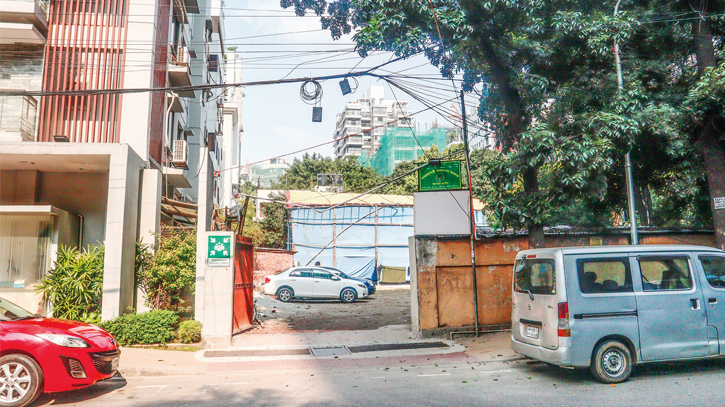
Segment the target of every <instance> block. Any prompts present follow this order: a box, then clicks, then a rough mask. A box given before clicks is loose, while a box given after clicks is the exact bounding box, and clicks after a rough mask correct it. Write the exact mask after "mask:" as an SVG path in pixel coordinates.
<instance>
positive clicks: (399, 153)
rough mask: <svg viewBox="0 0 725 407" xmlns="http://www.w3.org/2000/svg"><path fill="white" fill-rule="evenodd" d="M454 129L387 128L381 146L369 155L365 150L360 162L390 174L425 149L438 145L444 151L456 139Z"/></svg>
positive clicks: (418, 155)
mask: <svg viewBox="0 0 725 407" xmlns="http://www.w3.org/2000/svg"><path fill="white" fill-rule="evenodd" d="M456 134H457V133H456V132H455V130H454V129H447V128H443V127H438V128H434V129H429V130H426V131H423V132H418V131H415V130H412V129H404V128H392V129H385V133H383V135H382V137H381V139H380V147H379V149H378V150H377V152H376V153H375V154H373V155H372V156H368V155H367V152H366V151H365V152H363V154H362V155H360V157H359V158H358V162H359V163H360V164H361V165H363V166H366V167H372V168H373V169H375V170H376V171H377V172H378V173H379V174H381V175H390V174H392V173H393V170H394V169H395V166H396V165H397V164H398V163H401V162H403V161H413V160H415V159H417V158H418V157H420V156H421V155H423V153H424V152H425V150H427V149H429V148H431V147H433V146H437V147H438V149H439V150H441V151H443V149H445V148H446V146H447V145H448V144H449V143H448V140H449V139H455V137H457V136H456Z"/></svg>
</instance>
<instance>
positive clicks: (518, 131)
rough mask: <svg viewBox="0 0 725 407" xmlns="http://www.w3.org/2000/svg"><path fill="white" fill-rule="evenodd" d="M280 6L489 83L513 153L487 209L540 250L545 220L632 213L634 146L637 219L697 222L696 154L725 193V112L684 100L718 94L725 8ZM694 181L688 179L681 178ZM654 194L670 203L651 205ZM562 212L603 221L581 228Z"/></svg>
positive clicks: (355, 1) (293, 0) (700, 4)
mask: <svg viewBox="0 0 725 407" xmlns="http://www.w3.org/2000/svg"><path fill="white" fill-rule="evenodd" d="M281 5H282V6H283V7H286V8H287V7H294V8H295V11H296V13H297V14H298V15H304V14H305V13H307V12H308V11H312V12H314V13H315V14H317V15H318V16H320V17H321V21H322V27H323V28H325V29H329V30H330V32H331V33H332V36H333V38H340V36H341V35H342V34H348V33H351V32H353V31H354V32H355V34H354V36H353V38H354V40H355V42H356V43H357V50H358V52H359V54H360V55H361V56H366V55H368V54H369V53H370V52H372V51H378V50H383V51H391V52H394V53H395V54H396V55H399V56H403V57H407V56H411V55H414V54H417V53H421V52H422V53H424V54H425V55H426V56H427V58H428V59H429V61H430V62H431V63H432V64H434V65H435V66H437V67H439V68H440V70H441V74H442V76H444V77H447V78H449V77H452V76H453V75H454V74H456V73H461V74H463V77H464V80H465V81H464V89H466V90H470V89H471V87H472V86H473V85H474V84H476V83H481V84H482V86H483V93H482V97H481V104H480V106H481V107H480V110H479V116H480V118H481V119H482V120H484V121H486V122H488V123H490V124H492V125H493V127H494V129H495V131H496V134H497V138H498V141H499V143H500V147H501V149H502V151H501V154H498V155H496V156H490V157H489V158H491V160H488V161H487V162H486V163H485V165H482V167H481V168H482V173H481V175H482V176H485V177H487V178H489V179H490V180H491V182H492V185H493V186H494V188H493V189H492V190H491V191H490V192H491V193H490V196H489V197H488V198H489V199H490V200H489V203H490V207H491V209H492V211H494V212H496V218H497V219H498V220H499V221H500V222H501V225H503V226H506V225H511V226H526V227H527V228H528V230H529V244H530V246H531V247H540V246H542V245H543V243H544V236H543V226H544V225H545V224H551V223H554V222H557V221H559V220H562V219H568V220H573V221H575V222H577V223H584V224H586V223H593V224H597V223H607V222H611V219H609V218H610V217H611V215H612V214H615V215H616V214H617V213H622V211H621V208H623V207H624V201H625V199H624V196H625V195H624V193H623V192H624V188H623V186H624V182H623V177H622V175H621V174H622V172H623V164H622V157H623V155H624V153H625V152H627V151H632V155H633V158H634V161H635V163H636V165H637V168H635V175H636V180H637V182H638V187H637V192H638V194H637V195H638V197H637V202H638V211H639V212H640V219H649V215H647V216H643V214H644V213H647V214H648V213H649V212H651V211H654V210H655V209H657V210H659V215H660V216H663V215H667V214H668V213H669V215H674V213H673V212H677V211H680V212H683V213H685V214H695V218H697V213H699V211H698V208H701V207H702V202H703V199H702V197H703V192H704V191H705V190H704V188H703V187H704V185H703V181H704V177H703V171H702V167H701V163H698V159H697V158H696V157H693V156H694V154H693V152H697V153H699V155H700V156H701V157H702V158H703V159H704V168H705V170H706V173H707V181H708V187H709V192H710V194H711V195H712V196H723V195H725V181H723V180H725V165H723V164H722V163H723V162H724V161H725V160H723V143H722V138H723V137H722V135H723V133H722V132H721V131H720V130H719V129H725V125H723V126H718V124H720V122H721V121H722V110H721V109H720V110H718V109H716V108H715V109H709V110H708V108H707V106H714V104H713V103H712V102H713V100H714V99H703V98H698V97H696V96H693V97H692V98H687V97H686V96H687V95H688V93H692V92H690V89H693V86H696V84H699V85H701V89H702V90H703V92H702V93H701V94H702V95H706V94H708V93H710V94H712V93H714V94H715V95H718V93H717V92H716V91H717V85H716V83H717V80H712V79H710V78H711V76H713V74H710V75H708V74H707V73H708V72H710V71H713V70H717V64H718V63H719V62H718V61H721V60H722V55H723V52H722V47H723V43H724V42H723V41H722V33H723V26H724V24H723V19H722V18H721V16H715V15H713V13H714V12H716V11H717V10H722V9H723V2H722V1H721V0H714V1H707V2H706V1H704V0H700V1H697V0H696V1H694V3H693V2H687V3H685V2H682V1H675V2H670V1H667V2H665V1H648V2H643V1H624V2H623V4H622V6H623V7H622V8H623V9H624V11H622V12H620V13H618V14H617V15H616V16H615V15H614V14H613V8H614V7H613V6H614V4H609V3H602V2H596V1H591V0H578V1H570V0H554V1H548V2H542V1H539V0H521V1H510V0H434V1H431V0H406V1H401V0H373V1H364V0H331V1H326V0H282V1H281ZM683 15H687V16H688V18H683V17H682V16H683ZM615 41H617V42H619V43H620V45H621V47H622V49H624V50H626V52H627V56H628V58H627V59H626V60H625V75H624V83H625V89H624V91H619V90H618V89H617V85H616V84H617V81H616V74H615V67H614V58H613V55H612V46H613V44H614V42H615ZM693 60H694V61H696V63H695V64H693ZM695 93H696V92H695ZM715 99H716V98H715ZM685 100H687V101H688V102H689V104H688V105H687V106H689V114H688V115H687V117H688V120H685V122H686V123H689V124H690V126H685V127H684V129H685V130H686V131H685V132H684V133H683V131H682V130H683V126H682V124H681V121H682V120H681V119H680V114H679V113H680V112H679V109H678V108H679V107H680V106H681V105H682V103H683V102H684V101H685ZM716 103H717V102H716ZM716 103H715V104H716ZM698 106H700V107H704V108H703V109H701V108H699V107H698ZM688 132H689V135H690V136H689V137H688V135H687V133H688ZM718 140H719V141H718ZM652 147H655V148H652ZM683 172H684V173H685V178H686V179H687V180H688V181H689V182H687V183H686V184H683V183H682V182H679V180H678V175H679V174H681V173H683ZM653 191H654V192H655V194H656V193H661V194H663V195H661V196H659V197H658V196H655V197H654V198H652V197H651V195H652V192H653ZM671 194H674V196H672V195H671ZM673 198H674V199H673ZM562 208H581V209H585V210H587V211H588V212H589V213H592V212H596V214H597V216H594V217H590V218H580V219H571V216H569V217H568V218H567V216H565V215H566V213H567V212H562V211H561V209H562ZM668 208H669V209H668ZM673 208H674V209H675V210H674V211H672V210H671V209H673ZM657 216H658V214H657V213H653V214H652V217H653V218H654V219H657ZM615 217H616V216H615ZM686 217H689V215H687V216H686ZM680 218H682V216H680ZM705 218H706V217H705ZM690 220H695V221H696V222H701V221H702V220H703V219H702V218H700V219H699V220H698V219H693V218H690ZM714 224H715V227H716V230H717V234H718V242H719V245H720V246H723V245H724V244H725V235H724V234H723V233H725V211H720V212H717V211H716V212H715V214H714Z"/></svg>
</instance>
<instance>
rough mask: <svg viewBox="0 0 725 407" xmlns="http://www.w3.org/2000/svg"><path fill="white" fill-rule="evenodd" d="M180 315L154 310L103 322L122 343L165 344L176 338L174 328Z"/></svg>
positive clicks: (104, 326)
mask: <svg viewBox="0 0 725 407" xmlns="http://www.w3.org/2000/svg"><path fill="white" fill-rule="evenodd" d="M178 321H179V316H178V315H177V314H176V313H175V312H173V311H164V310H153V311H150V312H145V313H143V314H136V313H135V312H133V313H130V314H124V315H121V316H119V317H118V318H116V319H113V320H111V321H107V322H104V323H102V324H101V328H103V329H105V330H106V331H108V332H109V333H110V334H111V335H113V336H114V337H115V338H116V340H117V341H118V343H119V344H121V345H135V344H142V345H149V344H152V343H161V344H165V343H167V342H169V341H172V340H174V339H175V338H176V335H175V333H174V328H175V327H176V323H177V322H178Z"/></svg>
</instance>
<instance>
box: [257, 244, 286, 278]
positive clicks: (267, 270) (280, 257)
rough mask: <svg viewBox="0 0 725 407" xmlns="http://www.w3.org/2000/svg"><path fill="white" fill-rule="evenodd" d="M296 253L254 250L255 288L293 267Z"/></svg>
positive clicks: (260, 248)
mask: <svg viewBox="0 0 725 407" xmlns="http://www.w3.org/2000/svg"><path fill="white" fill-rule="evenodd" d="M295 253H296V252H294V251H288V250H280V249H268V248H264V247H255V248H254V286H255V287H259V286H260V285H261V284H264V278H265V277H266V276H268V275H270V274H277V273H279V272H282V271H285V270H287V269H288V268H290V267H292V259H293V256H294V254H295Z"/></svg>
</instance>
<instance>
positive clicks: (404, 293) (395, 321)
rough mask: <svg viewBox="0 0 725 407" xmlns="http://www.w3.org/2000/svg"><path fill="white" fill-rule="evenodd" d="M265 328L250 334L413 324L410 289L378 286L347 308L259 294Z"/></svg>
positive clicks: (338, 303) (255, 295)
mask: <svg viewBox="0 0 725 407" xmlns="http://www.w3.org/2000/svg"><path fill="white" fill-rule="evenodd" d="M254 298H255V300H256V303H257V310H258V311H259V312H260V313H261V314H262V327H261V328H260V327H256V328H254V329H252V330H251V331H249V332H248V333H250V334H267V333H282V332H310V331H337V330H358V329H363V330H364V329H378V328H381V327H384V326H388V325H403V324H410V286H408V285H401V286H397V285H396V286H378V290H377V291H376V292H375V294H373V295H372V296H371V297H370V298H366V299H362V300H357V301H356V302H354V303H352V304H345V303H343V302H341V301H339V300H330V301H327V300H316V301H315V300H305V301H292V302H289V303H283V302H281V301H278V300H277V299H276V298H273V297H269V296H266V295H264V294H260V293H258V292H256V291H255V293H254Z"/></svg>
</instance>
